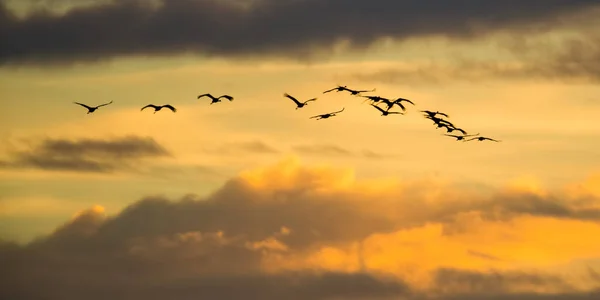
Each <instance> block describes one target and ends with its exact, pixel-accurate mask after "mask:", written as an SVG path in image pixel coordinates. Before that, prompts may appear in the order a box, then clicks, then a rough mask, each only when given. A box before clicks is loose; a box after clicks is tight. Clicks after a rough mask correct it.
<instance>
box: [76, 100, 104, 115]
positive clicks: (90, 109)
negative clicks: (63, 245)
mask: <svg viewBox="0 0 600 300" xmlns="http://www.w3.org/2000/svg"><path fill="white" fill-rule="evenodd" d="M73 103H75V104H78V105H81V106H83V107H85V108H87V110H88V112H87V113H88V114H91V113H93V112H95V111H96V110H97V109H98V108H100V107H102V106H105V105H109V104H111V103H113V102H112V100H111V101H110V102H108V103H104V104H100V105H98V106H88V105H86V104H83V103H79V102H73Z"/></svg>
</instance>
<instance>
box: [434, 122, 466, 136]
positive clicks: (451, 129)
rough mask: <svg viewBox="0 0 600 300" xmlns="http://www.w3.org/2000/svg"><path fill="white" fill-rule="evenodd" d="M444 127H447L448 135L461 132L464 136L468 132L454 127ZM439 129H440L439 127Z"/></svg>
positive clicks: (443, 125)
mask: <svg viewBox="0 0 600 300" xmlns="http://www.w3.org/2000/svg"><path fill="white" fill-rule="evenodd" d="M442 127H446V132H447V133H452V132H453V131H455V130H456V131H460V133H462V134H463V135H466V134H467V132H466V131H465V130H463V129H461V128H458V127H455V126H454V125H448V124H442ZM438 128H439V127H438Z"/></svg>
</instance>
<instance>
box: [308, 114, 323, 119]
mask: <svg viewBox="0 0 600 300" xmlns="http://www.w3.org/2000/svg"><path fill="white" fill-rule="evenodd" d="M325 115H327V114H324V115H316V116H312V117H310V118H309V119H314V118H319V117H323V116H325Z"/></svg>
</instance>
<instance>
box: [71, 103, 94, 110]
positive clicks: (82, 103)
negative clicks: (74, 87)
mask: <svg viewBox="0 0 600 300" xmlns="http://www.w3.org/2000/svg"><path fill="white" fill-rule="evenodd" d="M73 103H75V104H79V105H81V106H83V107H85V108H87V109H92V107H89V106H87V105H85V104H83V103H79V102H73Z"/></svg>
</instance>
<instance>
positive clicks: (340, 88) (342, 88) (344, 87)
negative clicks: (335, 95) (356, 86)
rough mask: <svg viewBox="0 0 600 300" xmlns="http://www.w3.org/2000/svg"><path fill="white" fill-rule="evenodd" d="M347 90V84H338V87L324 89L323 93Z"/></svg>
mask: <svg viewBox="0 0 600 300" xmlns="http://www.w3.org/2000/svg"><path fill="white" fill-rule="evenodd" d="M345 90H347V88H346V86H345V85H344V86H341V85H338V86H337V87H334V88H332V89H330V90H326V91H324V92H323V94H325V93H329V92H333V91H337V92H342V91H345Z"/></svg>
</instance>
